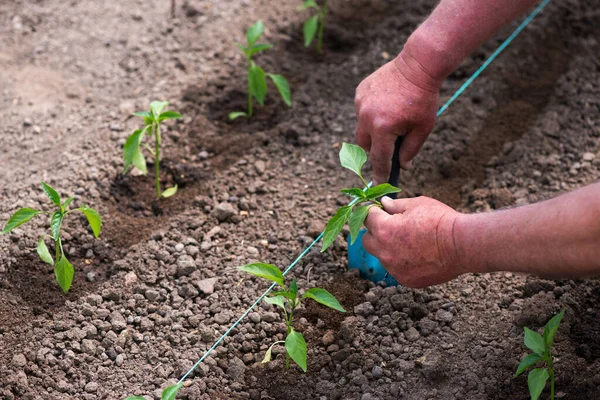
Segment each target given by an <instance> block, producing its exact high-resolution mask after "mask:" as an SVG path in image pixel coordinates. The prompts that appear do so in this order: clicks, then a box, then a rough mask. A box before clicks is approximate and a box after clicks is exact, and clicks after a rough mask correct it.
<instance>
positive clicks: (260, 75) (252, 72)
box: [248, 63, 267, 106]
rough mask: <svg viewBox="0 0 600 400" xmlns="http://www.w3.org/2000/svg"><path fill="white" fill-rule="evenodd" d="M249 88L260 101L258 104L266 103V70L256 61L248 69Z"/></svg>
mask: <svg viewBox="0 0 600 400" xmlns="http://www.w3.org/2000/svg"><path fill="white" fill-rule="evenodd" d="M248 89H249V90H250V93H251V94H252V96H253V97H254V98H255V99H256V101H258V104H260V105H261V106H262V105H264V104H265V96H266V95H267V80H266V78H265V71H263V69H262V68H261V67H259V66H258V65H256V64H254V63H252V65H251V66H250V69H248Z"/></svg>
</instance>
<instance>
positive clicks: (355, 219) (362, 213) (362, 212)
mask: <svg viewBox="0 0 600 400" xmlns="http://www.w3.org/2000/svg"><path fill="white" fill-rule="evenodd" d="M372 206H373V204H369V205H368V206H357V207H354V210H353V211H352V215H351V216H350V221H349V223H348V225H350V244H354V241H355V240H356V238H357V237H358V233H359V232H360V228H362V225H363V222H364V221H365V218H367V215H369V209H370V208H371V207H372Z"/></svg>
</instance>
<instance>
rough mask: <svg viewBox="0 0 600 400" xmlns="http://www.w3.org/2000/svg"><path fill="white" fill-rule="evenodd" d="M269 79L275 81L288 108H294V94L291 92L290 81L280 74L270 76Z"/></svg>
mask: <svg viewBox="0 0 600 400" xmlns="http://www.w3.org/2000/svg"><path fill="white" fill-rule="evenodd" d="M269 78H271V80H272V81H273V83H274V84H275V86H276V87H277V90H278V91H279V95H280V96H281V98H282V99H283V102H284V103H285V104H286V105H287V106H288V107H291V106H292V92H291V91H290V85H289V83H288V81H287V80H286V79H285V78H284V77H283V75H278V74H269Z"/></svg>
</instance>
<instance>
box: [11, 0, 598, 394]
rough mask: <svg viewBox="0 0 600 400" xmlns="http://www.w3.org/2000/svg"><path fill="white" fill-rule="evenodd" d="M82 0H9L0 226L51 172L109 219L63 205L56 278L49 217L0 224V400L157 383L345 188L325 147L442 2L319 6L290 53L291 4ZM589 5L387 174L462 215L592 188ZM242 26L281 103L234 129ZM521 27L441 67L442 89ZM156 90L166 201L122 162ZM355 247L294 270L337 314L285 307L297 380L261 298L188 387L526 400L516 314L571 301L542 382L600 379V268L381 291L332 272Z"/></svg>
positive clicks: (141, 388)
mask: <svg viewBox="0 0 600 400" xmlns="http://www.w3.org/2000/svg"><path fill="white" fill-rule="evenodd" d="M88 3H89V2H76V3H71V2H61V1H58V0H42V1H38V2H33V3H31V2H13V3H11V4H3V5H0V42H2V43H3V44H4V43H6V45H5V46H3V47H2V48H1V49H0V67H1V68H0V87H2V91H0V105H1V106H2V109H4V110H8V111H7V112H6V113H5V117H4V120H3V126H2V128H1V129H2V130H1V132H2V134H1V135H0V166H1V168H0V183H2V185H1V189H0V194H1V198H2V200H3V201H2V202H0V203H1V204H0V219H1V220H2V221H6V220H7V219H8V217H9V215H10V213H12V212H13V211H14V210H15V209H16V208H17V207H26V206H31V207H38V208H39V207H46V199H45V197H44V194H43V193H42V192H41V190H40V189H39V182H40V181H41V180H44V181H47V182H48V183H50V184H52V185H53V186H54V187H55V188H57V189H58V190H59V191H60V192H61V194H63V195H71V194H75V195H76V199H75V202H76V203H78V204H79V203H81V202H85V203H86V204H89V205H90V206H93V207H95V208H97V209H98V210H99V212H100V213H101V214H102V215H103V217H104V232H103V234H102V235H101V236H100V239H99V240H96V239H93V237H92V236H91V235H90V234H89V232H88V231H87V228H85V225H83V224H81V223H78V221H76V220H75V221H74V222H72V223H69V224H68V225H67V226H65V228H64V231H65V232H66V234H67V236H66V237H65V244H66V248H65V251H66V252H67V254H69V255H70V259H71V261H72V263H73V265H74V267H75V271H76V272H75V273H76V277H75V279H74V283H73V287H72V289H71V292H69V293H68V294H63V293H62V292H61V291H60V288H59V287H58V285H56V284H55V282H54V278H53V275H52V273H51V271H50V270H48V269H47V267H46V265H45V264H43V263H42V262H40V261H38V260H37V258H36V254H35V244H36V242H37V239H38V237H39V233H40V232H41V230H42V229H43V228H44V226H43V224H42V222H41V221H38V222H36V223H31V224H29V225H27V226H24V227H21V228H19V229H18V230H16V231H15V232H14V233H13V234H11V235H10V236H2V237H0V383H1V384H0V397H1V398H6V399H38V398H41V399H44V400H46V399H48V400H53V399H65V398H77V399H86V400H87V399H90V400H91V399H122V398H124V397H125V396H127V395H130V394H143V395H146V396H147V398H152V397H150V396H151V395H154V398H159V397H160V396H159V393H160V390H161V389H162V388H164V387H165V386H167V385H168V384H171V383H174V382H176V381H177V380H178V379H179V378H180V377H181V376H182V375H183V374H184V373H185V372H186V371H187V370H188V369H189V368H190V367H191V366H192V365H193V364H194V362H196V360H197V359H199V358H200V356H202V354H203V353H204V351H205V350H206V349H208V348H209V347H210V346H211V345H212V344H213V342H214V340H216V339H217V338H218V337H219V336H220V335H221V334H222V333H223V332H225V330H226V329H227V328H228V327H229V326H230V325H231V323H233V322H234V321H235V320H236V319H237V318H238V317H239V315H241V314H242V313H243V312H244V310H245V309H246V308H247V307H248V306H249V305H250V304H252V303H253V302H254V301H255V299H256V298H257V297H258V296H259V295H260V294H261V293H262V292H263V291H264V289H266V287H267V285H266V284H265V283H264V282H263V281H260V280H258V279H255V278H251V277H249V276H248V275H245V274H242V273H240V272H238V271H237V269H236V268H235V267H236V266H238V265H242V264H246V263H248V262H250V261H253V260H261V261H265V262H269V263H272V264H276V265H278V266H280V267H283V266H287V265H289V263H290V262H291V261H292V260H293V259H294V258H295V257H296V256H297V255H298V254H299V253H300V252H301V251H302V250H303V249H304V248H305V247H306V246H307V245H308V244H309V243H310V242H312V240H313V239H314V238H315V237H316V236H317V235H318V234H319V233H320V232H321V230H322V229H323V227H324V223H325V222H326V221H327V219H328V217H329V216H330V215H331V214H332V213H333V212H334V210H335V208H336V207H338V206H339V205H340V204H343V202H345V201H346V200H345V199H344V198H343V197H342V196H341V195H340V196H338V195H337V190H338V189H339V188H341V187H347V186H348V183H349V182H353V179H352V177H351V176H350V174H349V173H347V172H343V171H341V169H340V168H339V167H338V162H337V154H338V151H339V148H340V146H341V143H342V142H344V141H352V139H353V132H354V127H355V115H354V104H353V95H354V89H355V87H356V86H357V84H358V83H359V82H360V80H361V79H362V78H363V77H365V76H366V75H368V74H369V73H370V72H372V71H374V70H375V69H376V68H377V67H378V66H380V65H382V64H383V63H384V62H386V60H388V59H389V57H393V56H394V54H397V52H398V51H399V50H400V49H401V46H402V43H403V42H404V41H405V40H406V38H407V37H408V35H409V34H410V32H411V31H412V30H413V29H414V28H415V27H416V26H417V25H418V24H419V23H420V22H421V21H422V20H423V18H424V16H425V15H426V14H427V13H428V12H429V10H430V9H431V7H432V6H433V5H434V4H435V2H434V1H419V2H404V3H402V2H400V3H398V2H388V1H383V0H358V1H353V2H343V1H335V0H333V1H330V3H331V17H330V18H329V20H328V26H327V28H326V33H325V35H326V36H325V46H324V50H325V51H324V54H323V55H322V56H317V55H315V54H313V51H314V50H312V51H311V50H306V49H304V48H303V47H302V46H301V44H300V34H299V32H300V30H301V24H302V15H299V14H298V13H297V12H296V10H295V8H296V6H297V5H298V4H297V3H298V1H292V0H286V1H283V2H270V1H259V0H256V1H255V0H253V1H251V2H221V1H198V0H191V1H189V3H186V6H185V7H184V8H182V7H181V6H182V4H179V8H178V10H177V18H176V19H175V20H170V19H169V18H168V13H169V8H168V4H167V2H164V1H158V0H154V1H152V2H150V4H148V3H147V2H145V3H144V4H143V6H144V7H143V8H142V7H141V6H142V3H139V4H137V3H136V4H137V6H136V7H131V5H130V4H129V3H124V2H113V3H114V4H110V5H107V4H104V5H100V4H98V5H96V4H94V5H90V4H88ZM138 6H139V7H138ZM190 7H192V8H193V9H195V10H196V12H191V11H189V10H191V8H190ZM142 10H143V12H142ZM595 15H597V12H596V11H595V4H594V2H592V1H580V2H568V3H560V2H553V3H551V4H550V5H549V6H548V7H547V8H546V10H545V11H544V12H543V13H542V14H541V15H540V16H539V17H538V18H536V20H535V21H534V22H533V23H532V24H531V25H530V26H529V27H528V28H527V29H526V30H525V31H523V33H522V34H521V35H520V36H519V37H518V38H517V39H516V40H515V41H514V42H513V44H511V46H510V47H509V48H508V49H507V50H506V52H505V53H503V54H502V55H501V56H500V57H499V58H498V59H497V60H496V61H494V63H493V64H492V65H491V66H490V68H489V69H488V70H487V71H486V72H485V73H484V74H483V75H482V76H481V77H480V78H478V80H477V81H476V82H475V83H474V84H473V85H472V86H471V87H470V88H469V89H468V90H467V91H466V93H465V94H464V95H463V96H462V97H461V98H459V99H458V101H457V102H455V103H454V104H452V106H451V107H450V108H449V110H448V111H447V112H446V113H445V114H444V115H443V116H442V117H441V118H440V120H439V121H438V124H437V126H436V129H435V131H434V133H433V134H432V136H431V138H430V139H429V141H428V142H427V143H426V145H425V147H424V149H423V150H422V151H421V153H420V154H419V156H418V159H417V160H416V161H415V165H416V168H415V169H414V170H413V171H411V172H406V173H403V174H402V177H401V182H400V186H401V187H402V189H403V195H407V196H415V195H421V194H423V195H427V196H431V197H435V198H437V199H438V200H441V201H444V202H446V203H448V204H450V205H452V206H454V207H457V208H458V209H459V210H461V211H465V212H477V211H487V210H493V209H498V208H502V207H506V206H515V205H523V204H527V203H532V202H536V201H539V200H542V199H545V198H549V197H553V196H555V195H557V194H559V193H561V192H564V191H568V190H572V189H574V188H577V187H580V186H582V185H585V184H588V183H592V182H595V181H597V180H598V178H599V177H600V173H599V172H598V166H599V165H600V125H599V123H598V119H599V117H600V100H599V96H598V93H599V91H600V85H599V82H600V64H599V63H598V57H597V54H599V53H600V44H599V43H598V37H600V24H599V23H595V22H594V21H593V18H595ZM258 18H261V19H262V20H263V21H264V22H265V26H266V33H265V34H266V39H268V40H269V42H270V43H273V44H274V45H275V48H274V49H273V50H271V51H270V52H266V53H264V55H260V56H258V57H259V58H258V59H259V60H260V62H261V65H264V67H265V69H266V70H277V72H280V73H282V74H284V75H286V77H287V78H288V79H289V81H290V84H291V87H292V93H293V98H294V107H293V108H291V109H288V108H286V107H284V105H283V103H282V102H281V101H280V100H279V99H278V98H277V97H272V98H271V100H270V101H268V102H267V103H266V105H265V107H264V108H259V109H258V110H257V114H256V118H254V119H252V120H251V121H249V122H248V121H245V120H241V119H240V120H236V121H233V122H229V121H227V120H226V118H225V116H226V114H227V112H229V111H233V110H235V109H237V108H239V107H241V106H242V104H243V102H244V99H243V93H244V90H245V79H244V78H245V70H244V68H245V65H244V60H243V59H242V57H241V56H240V55H239V54H238V53H239V50H238V49H237V48H236V46H235V44H234V42H235V41H240V40H242V39H243V35H244V31H245V29H246V28H247V27H248V26H249V25H250V24H252V23H253V22H254V21H255V20H256V19H258ZM596 19H597V18H596ZM82 27H86V29H85V32H86V33H85V34H82V29H83V28H82ZM511 29H514V25H513V26H511V27H508V28H507V29H505V30H504V31H503V32H501V33H499V34H498V36H497V37H496V38H494V39H493V40H491V41H489V42H488V43H486V44H485V45H484V46H483V47H482V48H481V49H480V50H478V51H477V52H475V54H473V55H472V57H470V58H469V59H468V60H467V61H466V62H465V63H464V65H463V66H461V67H460V69H459V70H458V71H457V72H456V73H455V74H453V75H452V76H451V77H450V79H448V80H447V82H446V83H445V85H444V87H443V92H442V97H443V99H447V98H448V97H449V96H450V95H451V94H452V93H453V92H454V91H455V90H456V89H457V88H458V87H459V86H460V84H461V83H462V82H463V81H464V79H466V77H468V76H469V75H470V74H471V73H472V72H473V71H474V70H475V69H476V68H477V67H478V66H479V65H480V63H481V62H482V60H483V59H484V58H485V57H486V56H487V55H489V54H490V53H491V52H492V51H493V50H494V49H495V48H496V47H497V46H498V44H499V43H500V42H501V40H503V38H504V37H506V36H507V35H508V34H509V33H510V32H511ZM271 90H273V89H272V88H271ZM154 99H168V100H170V101H171V102H172V108H173V109H176V110H178V111H181V113H182V114H183V115H184V119H183V120H180V121H178V122H177V123H169V124H167V126H166V128H165V130H164V133H163V145H164V150H163V155H164V159H165V160H166V161H165V162H164V163H163V170H164V174H165V175H164V177H163V178H164V181H165V182H169V184H171V183H179V184H180V185H181V186H182V187H181V191H180V192H179V193H177V195H176V196H175V197H173V198H170V199H167V200H166V201H161V202H160V203H155V202H153V186H152V183H153V182H152V176H147V177H142V176H126V177H121V176H120V174H121V172H122V170H123V164H122V146H123V144H124V142H125V138H126V137H127V135H128V134H129V133H130V132H131V130H132V129H133V128H134V127H135V126H136V125H135V124H136V123H137V122H138V121H134V120H133V119H130V118H129V117H128V116H129V114H130V113H131V112H133V111H137V110H140V109H145V108H146V107H147V104H148V103H149V101H150V100H154ZM346 234H347V232H346V233H345V235H346ZM346 251H347V246H346V243H345V241H344V240H343V238H342V237H340V238H338V240H337V241H336V243H335V244H334V245H333V246H332V248H331V249H330V250H329V251H328V252H327V253H323V254H322V253H319V251H318V249H316V248H315V249H313V250H312V251H311V252H310V253H309V254H308V255H307V256H306V257H305V258H304V259H303V261H302V262H301V263H300V264H298V265H297V266H296V267H295V268H294V269H293V270H292V271H291V275H293V276H294V277H296V278H297V279H298V281H299V283H300V286H301V287H306V286H307V285H312V286H314V285H319V286H321V287H325V288H327V289H329V290H330V291H331V292H332V293H333V294H334V295H336V296H338V298H339V299H340V301H341V303H342V305H343V306H345V307H346V308H347V310H348V313H347V314H346V315H344V316H343V317H341V318H340V317H339V316H338V315H332V314H331V313H330V312H329V311H328V310H326V309H325V308H324V307H320V306H317V305H310V306H309V307H307V308H306V309H304V310H302V311H301V313H300V314H299V315H298V317H299V319H298V329H299V330H300V331H301V332H302V333H303V334H304V335H305V337H306V338H307V341H308V344H309V353H308V359H309V362H308V367H309V369H308V372H307V373H306V374H304V373H300V372H299V371H297V370H294V369H292V370H289V371H286V370H285V369H284V367H283V364H282V363H281V361H280V360H279V358H278V359H277V360H276V361H274V362H272V363H270V364H268V365H263V364H260V361H261V360H262V357H263V355H264V352H265V351H266V349H267V347H268V345H270V344H271V343H272V342H273V341H274V340H275V338H277V337H280V338H281V337H283V334H284V333H285V324H284V323H283V322H282V321H281V319H280V317H279V316H278V314H276V313H275V310H274V309H272V308H270V307H268V306H266V305H261V306H259V308H257V310H255V312H253V313H251V314H250V315H249V317H248V319H247V320H245V321H244V322H242V323H241V324H240V325H239V326H238V327H237V328H236V329H235V330H234V331H233V332H232V334H231V335H230V336H229V337H228V338H226V339H225V340H224V342H223V343H222V345H221V346H219V347H217V349H216V351H215V352H214V353H213V354H212V355H211V356H209V357H208V359H207V360H206V362H204V363H203V364H202V365H200V367H199V368H198V369H197V370H196V371H195V373H194V374H193V375H192V376H191V378H190V379H189V380H188V381H187V383H186V386H185V388H183V389H182V390H181V391H180V394H181V397H180V398H184V399H185V398H187V399H301V400H304V399H307V400H308V399H311V400H312V399H361V400H368V399H371V400H374V399H380V400H384V399H398V398H406V399H415V400H417V399H419V400H420V399H444V400H446V399H498V400H499V399H511V400H513V399H527V398H528V392H527V383H526V377H524V376H523V377H519V378H517V379H514V378H513V375H514V371H515V369H516V366H517V365H518V362H519V360H520V358H521V357H522V356H523V355H524V354H525V352H526V351H525V348H524V347H523V344H522V337H523V329H522V327H523V326H525V325H527V326H529V327H532V328H539V327H541V326H543V324H544V323H545V322H546V321H547V319H548V318H549V317H550V316H552V315H553V314H554V313H556V312H557V311H558V310H560V309H561V308H566V310H567V311H566V315H565V319H564V321H563V323H562V325H561V327H560V330H559V332H558V335H557V338H556V356H557V361H556V364H555V366H556V370H557V383H556V384H557V393H558V394H559V396H560V398H562V399H578V400H579V399H593V398H595V396H596V394H597V393H598V392H600V380H599V378H598V374H597V371H598V369H599V368H600V361H599V360H598V357H599V356H600V353H599V349H600V344H599V343H598V338H599V335H600V332H599V330H600V327H599V325H598V321H600V309H599V307H598V300H599V299H600V282H599V281H598V280H581V281H569V280H561V281H553V280H543V279H538V278H532V277H525V276H519V275H513V274H481V275H467V276H463V277H460V278H459V279H456V280H455V281H452V282H450V283H448V284H445V285H440V286H436V287H432V288H428V289H424V290H411V289H407V288H402V287H399V288H383V287H379V286H375V285H373V284H370V283H367V282H364V281H362V280H360V279H359V278H357V277H356V276H355V274H353V273H348V272H346V266H347V259H346Z"/></svg>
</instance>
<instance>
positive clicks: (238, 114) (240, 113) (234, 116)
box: [229, 111, 248, 121]
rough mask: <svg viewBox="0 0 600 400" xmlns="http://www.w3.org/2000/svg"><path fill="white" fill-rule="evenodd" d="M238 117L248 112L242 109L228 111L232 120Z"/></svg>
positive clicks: (244, 115)
mask: <svg viewBox="0 0 600 400" xmlns="http://www.w3.org/2000/svg"><path fill="white" fill-rule="evenodd" d="M239 117H248V113H245V112H243V111H233V112H230V113H229V119H230V120H232V121H233V120H234V119H236V118H239Z"/></svg>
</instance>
